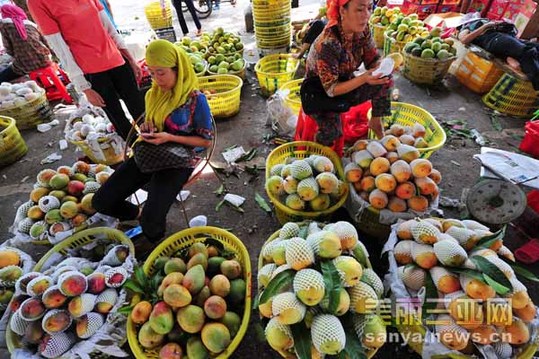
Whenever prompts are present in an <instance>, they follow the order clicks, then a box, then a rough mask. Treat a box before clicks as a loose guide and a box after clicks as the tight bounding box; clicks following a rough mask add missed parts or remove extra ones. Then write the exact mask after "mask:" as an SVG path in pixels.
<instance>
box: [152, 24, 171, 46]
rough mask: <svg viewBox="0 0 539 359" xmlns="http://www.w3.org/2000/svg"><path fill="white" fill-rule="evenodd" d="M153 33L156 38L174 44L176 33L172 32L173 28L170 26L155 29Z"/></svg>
mask: <svg viewBox="0 0 539 359" xmlns="http://www.w3.org/2000/svg"><path fill="white" fill-rule="evenodd" d="M154 31H155V36H157V38H158V39H162V40H168V41H170V42H172V43H175V42H176V33H175V32H174V28H173V27H172V26H170V27H164V28H161V29H155V30H154Z"/></svg>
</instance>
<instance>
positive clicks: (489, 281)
mask: <svg viewBox="0 0 539 359" xmlns="http://www.w3.org/2000/svg"><path fill="white" fill-rule="evenodd" d="M483 277H485V281H486V282H487V284H488V285H490V286H491V287H492V289H494V290H495V291H496V293H499V294H502V295H504V294H507V293H509V288H506V287H504V286H503V285H501V284H500V283H498V282H496V281H495V280H494V279H492V278H490V276H489V275H488V274H483Z"/></svg>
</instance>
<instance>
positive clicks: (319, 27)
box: [303, 20, 326, 44]
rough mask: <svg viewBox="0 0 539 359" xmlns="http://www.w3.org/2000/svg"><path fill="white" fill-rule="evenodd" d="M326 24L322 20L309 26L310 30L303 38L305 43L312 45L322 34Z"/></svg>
mask: <svg viewBox="0 0 539 359" xmlns="http://www.w3.org/2000/svg"><path fill="white" fill-rule="evenodd" d="M325 26H326V23H325V22H324V21H322V20H315V21H313V22H312V23H311V24H310V25H309V29H308V30H307V33H306V34H305V37H304V38H303V42H304V43H308V44H312V43H313V42H314V40H316V38H317V37H318V35H320V34H321V33H322V31H323V30H324V27H325Z"/></svg>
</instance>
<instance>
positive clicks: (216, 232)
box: [127, 227, 252, 359]
mask: <svg viewBox="0 0 539 359" xmlns="http://www.w3.org/2000/svg"><path fill="white" fill-rule="evenodd" d="M206 238H212V239H214V240H217V241H218V242H220V243H221V244H222V245H223V246H224V248H225V249H227V250H232V251H233V252H234V253H235V254H236V259H237V260H238V261H239V262H240V264H241V266H242V268H241V269H242V276H243V279H244V280H245V284H246V290H245V303H244V311H243V316H242V320H241V326H240V328H239V330H238V333H237V334H236V336H235V337H234V339H233V340H232V341H231V343H230V345H229V346H228V347H227V348H226V349H225V350H224V351H223V352H222V353H220V354H219V355H217V356H212V357H213V358H218V359H225V358H228V357H230V356H231V355H232V354H233V353H234V350H236V348H237V347H238V345H239V344H240V342H241V340H242V339H243V336H244V335H245V333H246V332H247V326H248V325H249V319H250V317H251V310H252V308H251V259H250V258H249V252H248V251H247V249H246V248H245V245H244V244H243V242H242V241H241V240H240V239H239V238H238V237H236V236H235V235H233V234H232V233H230V232H227V231H225V230H223V229H220V228H216V227H194V228H189V229H185V230H183V231H180V232H178V233H176V234H173V235H172V236H170V237H168V238H167V239H165V240H164V241H163V242H162V243H161V244H159V245H158V246H157V248H155V249H154V250H153V251H152V253H150V255H149V256H148V259H146V261H145V262H144V267H143V270H144V273H146V274H147V275H149V276H151V275H152V274H153V273H154V272H155V268H154V266H153V265H154V263H155V261H156V260H157V259H158V258H159V257H163V256H171V255H172V254H174V253H176V252H177V251H179V250H182V249H185V248H187V247H189V246H190V245H191V244H193V243H196V242H204V241H205V240H206ZM127 340H128V342H129V347H130V348H131V350H132V351H133V354H134V355H135V358H137V359H146V358H148V359H149V358H159V352H158V351H157V350H147V349H144V348H142V347H141V346H140V344H139V342H138V339H137V331H136V328H135V325H134V324H133V322H132V321H131V318H130V317H129V318H128V320H127Z"/></svg>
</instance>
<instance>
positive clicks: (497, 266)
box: [393, 218, 536, 358]
mask: <svg viewBox="0 0 539 359" xmlns="http://www.w3.org/2000/svg"><path fill="white" fill-rule="evenodd" d="M396 231H397V236H398V239H399V240H400V241H399V242H397V244H396V245H395V247H394V249H393V253H394V255H395V259H396V261H397V263H398V264H399V265H400V266H399V267H398V268H397V273H398V276H399V278H400V279H401V280H402V282H403V283H404V285H405V286H406V288H407V289H408V290H409V292H410V293H411V294H415V293H417V291H418V290H419V289H421V288H422V287H425V288H426V298H430V299H434V300H438V299H439V302H438V307H437V308H438V309H440V310H439V311H438V312H437V313H443V314H437V315H435V318H434V320H435V323H436V324H435V326H434V327H435V328H434V329H435V331H436V332H437V333H439V338H440V340H441V342H442V344H444V345H445V346H446V347H448V348H450V349H454V350H459V351H462V352H464V353H466V354H471V353H472V352H473V351H474V346H473V344H477V345H487V344H488V345H492V346H493V347H494V351H495V352H496V353H497V354H498V357H499V358H509V357H511V356H512V354H515V353H517V352H518V351H519V350H520V349H521V348H522V346H523V344H526V343H528V342H529V340H530V327H529V323H530V322H531V321H532V320H533V319H534V318H535V317H536V307H535V305H534V303H533V301H532V300H531V298H530V296H529V295H528V291H527V288H526V286H525V285H524V284H523V283H522V282H520V281H519V280H518V279H517V276H516V275H515V272H516V271H517V274H518V273H522V271H518V270H517V267H515V263H514V261H515V258H514V256H513V253H511V251H510V250H509V249H508V248H507V247H505V246H504V245H503V240H502V237H503V232H502V231H500V232H497V233H492V232H491V231H490V229H489V228H488V227H486V226H484V225H482V224H480V223H478V222H476V221H473V220H462V221H461V220H456V219H435V218H427V219H424V220H409V221H406V222H402V223H401V224H399V225H398V227H397V228H396ZM513 268H515V269H513ZM528 274H529V275H531V274H530V273H528ZM428 314H429V313H423V317H424V318H426V317H427V316H428ZM430 314H431V313H430Z"/></svg>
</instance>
